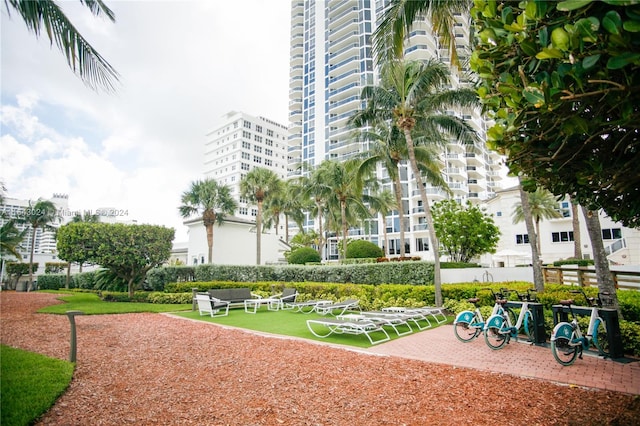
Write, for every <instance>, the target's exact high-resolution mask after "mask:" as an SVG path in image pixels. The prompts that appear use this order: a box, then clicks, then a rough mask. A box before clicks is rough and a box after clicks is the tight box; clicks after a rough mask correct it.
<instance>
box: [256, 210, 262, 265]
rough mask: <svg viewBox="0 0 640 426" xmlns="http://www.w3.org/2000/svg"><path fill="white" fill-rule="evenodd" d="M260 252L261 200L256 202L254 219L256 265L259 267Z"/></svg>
mask: <svg viewBox="0 0 640 426" xmlns="http://www.w3.org/2000/svg"><path fill="white" fill-rule="evenodd" d="M261 252H262V200H258V217H256V265H260V253H261Z"/></svg>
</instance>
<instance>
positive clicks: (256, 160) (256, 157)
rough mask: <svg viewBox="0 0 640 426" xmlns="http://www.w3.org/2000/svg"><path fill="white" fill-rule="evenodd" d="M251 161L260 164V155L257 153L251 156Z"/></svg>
mask: <svg viewBox="0 0 640 426" xmlns="http://www.w3.org/2000/svg"><path fill="white" fill-rule="evenodd" d="M253 162H254V163H258V164H262V157H258V156H257V155H254V156H253Z"/></svg>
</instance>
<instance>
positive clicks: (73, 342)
mask: <svg viewBox="0 0 640 426" xmlns="http://www.w3.org/2000/svg"><path fill="white" fill-rule="evenodd" d="M76 315H84V312H82V311H67V316H68V317H69V322H70V323H71V347H70V348H69V361H70V362H76V352H77V350H76V349H77V343H76V318H75V317H76Z"/></svg>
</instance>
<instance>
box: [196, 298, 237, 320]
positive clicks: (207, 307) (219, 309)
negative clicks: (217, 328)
mask: <svg viewBox="0 0 640 426" xmlns="http://www.w3.org/2000/svg"><path fill="white" fill-rule="evenodd" d="M196 302H198V311H199V312H200V315H201V316H202V315H206V314H209V315H210V316H211V317H226V316H227V315H229V302H225V301H223V300H216V299H211V298H210V297H209V295H208V294H196Z"/></svg>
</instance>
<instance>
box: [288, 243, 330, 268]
mask: <svg viewBox="0 0 640 426" xmlns="http://www.w3.org/2000/svg"><path fill="white" fill-rule="evenodd" d="M321 260H322V259H321V258H320V254H319V253H318V252H317V251H316V250H314V249H312V248H311V247H300V248H297V249H295V250H292V251H291V253H289V256H288V257H287V261H288V262H289V263H290V264H293V265H304V264H305V263H308V262H320V261H321Z"/></svg>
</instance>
